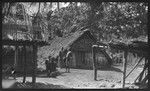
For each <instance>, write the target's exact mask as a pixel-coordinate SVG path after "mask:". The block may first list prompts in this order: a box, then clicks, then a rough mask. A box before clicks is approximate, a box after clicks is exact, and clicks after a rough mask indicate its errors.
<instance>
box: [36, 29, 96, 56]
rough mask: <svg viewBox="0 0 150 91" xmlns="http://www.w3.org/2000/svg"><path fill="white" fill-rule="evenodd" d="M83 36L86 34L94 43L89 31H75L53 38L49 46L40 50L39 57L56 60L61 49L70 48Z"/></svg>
mask: <svg viewBox="0 0 150 91" xmlns="http://www.w3.org/2000/svg"><path fill="white" fill-rule="evenodd" d="M83 34H87V35H88V36H89V37H90V38H91V39H92V40H93V41H95V42H96V40H95V38H94V37H93V36H92V35H91V33H90V31H88V30H85V31H77V32H75V33H72V34H69V35H67V36H64V37H55V38H54V39H53V40H51V41H50V42H49V44H50V45H49V46H44V47H41V48H40V50H39V55H41V56H42V57H43V58H47V57H48V56H52V57H55V58H56V57H57V56H58V55H59V52H60V50H61V48H62V47H63V48H64V49H67V48H70V47H71V45H72V44H73V43H74V42H75V41H76V40H77V39H78V38H80V37H81V36H82V35H83Z"/></svg>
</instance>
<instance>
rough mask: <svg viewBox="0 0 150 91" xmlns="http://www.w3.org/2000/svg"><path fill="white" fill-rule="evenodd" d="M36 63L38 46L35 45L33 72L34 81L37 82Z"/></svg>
mask: <svg viewBox="0 0 150 91" xmlns="http://www.w3.org/2000/svg"><path fill="white" fill-rule="evenodd" d="M36 64H37V46H36V45H35V44H34V45H33V74H32V83H33V84H34V83H35V82H36Z"/></svg>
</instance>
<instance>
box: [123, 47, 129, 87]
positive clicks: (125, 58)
mask: <svg viewBox="0 0 150 91" xmlns="http://www.w3.org/2000/svg"><path fill="white" fill-rule="evenodd" d="M127 55H128V51H127V50H126V51H124V54H123V78H122V82H123V84H122V88H125V76H126V67H127Z"/></svg>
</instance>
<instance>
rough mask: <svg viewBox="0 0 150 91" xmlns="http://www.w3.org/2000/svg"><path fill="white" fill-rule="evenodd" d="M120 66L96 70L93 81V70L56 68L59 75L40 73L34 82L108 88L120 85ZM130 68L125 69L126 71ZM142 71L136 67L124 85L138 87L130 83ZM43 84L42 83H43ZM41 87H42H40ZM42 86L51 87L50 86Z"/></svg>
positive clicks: (67, 86)
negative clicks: (47, 75)
mask: <svg viewBox="0 0 150 91" xmlns="http://www.w3.org/2000/svg"><path fill="white" fill-rule="evenodd" d="M119 69H120V70H121V69H122V67H121V66H117V67H115V69H113V70H112V69H110V70H109V69H107V70H98V75H97V81H94V74H93V70H83V69H71V72H70V73H65V69H58V70H59V72H60V73H61V75H59V76H57V77H56V78H52V77H50V78H49V77H46V74H41V75H39V76H37V77H36V82H37V83H40V84H42V85H43V84H45V85H48V84H49V85H50V84H51V85H56V88H75V89H78V88H85V89H90V88H91V89H93V88H94V89H107V88H108V89H109V88H111V89H112V88H121V87H122V83H121V80H122V72H121V71H119ZM130 69H131V68H128V69H127V73H128V72H129V70H130ZM141 71H142V68H137V69H136V70H135V71H134V72H133V73H132V74H131V75H130V76H129V77H128V78H127V80H126V87H130V88H138V87H136V86H134V85H132V83H133V81H134V80H135V78H136V77H137V76H138V74H139V73H140V72H141ZM22 79H23V77H17V80H16V81H17V82H22ZM26 81H27V82H32V78H31V77H27V79H26ZM43 86H44V85H43ZM41 88H43V87H41ZM44 88H52V87H51V86H48V87H46V86H45V87H44Z"/></svg>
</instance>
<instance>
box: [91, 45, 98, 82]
mask: <svg viewBox="0 0 150 91" xmlns="http://www.w3.org/2000/svg"><path fill="white" fill-rule="evenodd" d="M95 48H96V45H93V46H92V57H93V70H94V80H95V81H96V80H97V68H96V59H95V55H96V52H95Z"/></svg>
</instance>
